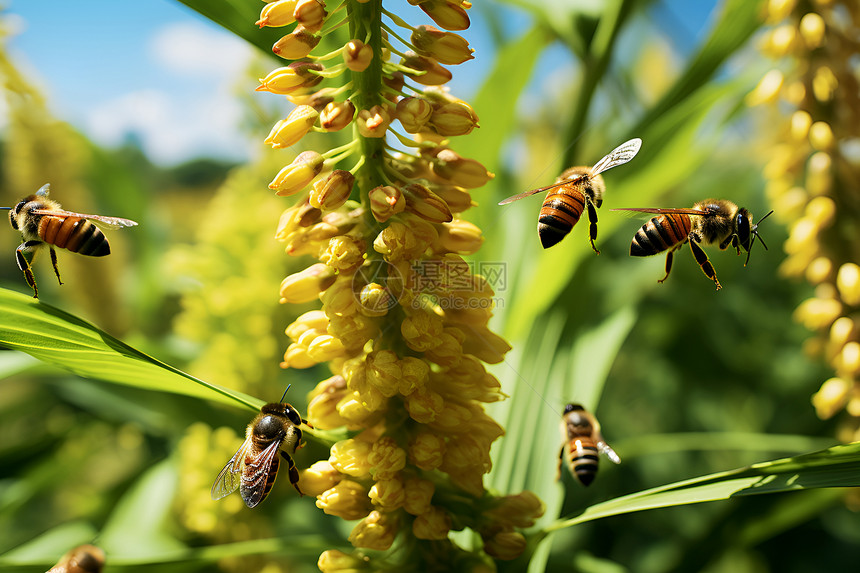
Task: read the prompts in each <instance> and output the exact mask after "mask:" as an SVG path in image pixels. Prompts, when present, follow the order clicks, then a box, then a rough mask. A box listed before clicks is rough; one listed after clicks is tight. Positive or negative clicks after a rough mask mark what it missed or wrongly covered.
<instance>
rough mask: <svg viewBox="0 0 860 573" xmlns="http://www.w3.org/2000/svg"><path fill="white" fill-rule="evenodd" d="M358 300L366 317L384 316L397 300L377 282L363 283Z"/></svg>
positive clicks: (360, 309)
mask: <svg viewBox="0 0 860 573" xmlns="http://www.w3.org/2000/svg"><path fill="white" fill-rule="evenodd" d="M358 300H359V307H358V311H359V312H360V313H361V314H363V315H364V316H368V317H376V316H385V315H386V314H388V309H390V308H391V307H392V306H394V304H396V302H397V301H396V299H395V298H394V296H393V295H392V294H391V292H390V291H389V290H388V289H387V288H385V287H384V286H382V285H381V284H378V283H368V284H366V285H364V286H363V287H362V288H361V292H359V293H358ZM392 395H393V394H392Z"/></svg>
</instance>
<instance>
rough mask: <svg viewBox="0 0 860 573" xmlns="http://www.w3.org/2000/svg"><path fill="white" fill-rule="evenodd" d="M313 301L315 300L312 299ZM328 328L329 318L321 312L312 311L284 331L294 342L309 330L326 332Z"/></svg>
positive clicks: (297, 319)
mask: <svg viewBox="0 0 860 573" xmlns="http://www.w3.org/2000/svg"><path fill="white" fill-rule="evenodd" d="M311 300H313V299H311ZM327 327H328V317H327V316H326V315H325V313H324V312H323V311H321V310H310V311H308V312H306V313H304V314H302V315H301V316H299V317H298V318H296V320H295V321H293V322H291V323H290V325H289V326H287V328H286V330H285V331H284V332H285V333H286V335H287V336H289V337H290V338H292V339H293V340H294V341H298V340H299V337H300V336H301V335H302V334H304V333H305V332H307V331H309V330H314V331H317V332H325V330H326V328H327Z"/></svg>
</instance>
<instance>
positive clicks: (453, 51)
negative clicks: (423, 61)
mask: <svg viewBox="0 0 860 573" xmlns="http://www.w3.org/2000/svg"><path fill="white" fill-rule="evenodd" d="M410 39H411V41H412V46H413V47H414V48H415V52H417V53H418V54H419V55H421V56H427V57H429V58H433V59H434V60H436V61H437V62H439V63H441V64H446V65H457V64H462V63H463V62H465V61H467V60H471V59H473V58H474V56H473V55H472V52H474V50H472V49H471V48H469V42H467V41H466V39H465V38H463V37H461V36H458V35H457V34H452V33H451V32H443V31H441V30H439V29H437V28H434V27H433V26H418V27H417V28H415V31H414V32H412V37H411V38H410Z"/></svg>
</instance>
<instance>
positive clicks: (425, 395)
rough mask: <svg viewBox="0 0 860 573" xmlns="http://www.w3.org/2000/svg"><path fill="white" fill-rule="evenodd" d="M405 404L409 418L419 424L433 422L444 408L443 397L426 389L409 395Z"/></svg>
mask: <svg viewBox="0 0 860 573" xmlns="http://www.w3.org/2000/svg"><path fill="white" fill-rule="evenodd" d="M405 403H406V410H407V411H408V412H409V416H410V417H411V418H412V419H413V420H415V421H416V422H418V423H419V424H429V423H430V422H433V421H434V420H436V418H437V417H438V416H439V414H440V413H441V412H442V410H443V408H444V400H443V399H442V396H440V395H439V394H438V393H436V392H434V391H432V390H429V389H426V388H423V389H419V390H416V391H414V392H412V393H411V394H409V395H408V396H407V397H406V400H405Z"/></svg>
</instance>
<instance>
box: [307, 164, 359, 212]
mask: <svg viewBox="0 0 860 573" xmlns="http://www.w3.org/2000/svg"><path fill="white" fill-rule="evenodd" d="M354 183H355V176H354V175H353V174H352V173H350V172H349V171H344V170H343V169H335V170H334V171H332V172H331V174H330V175H329V176H328V177H327V178H325V179H320V180H319V181H317V182H316V183H314V185H313V188H312V189H311V192H310V196H309V197H308V200H309V202H310V204H311V206H313V207H316V208H317V209H321V210H323V211H328V210H331V209H337V208H338V207H340V206H341V205H343V204H344V203H346V200H347V199H349V194H350V193H351V192H352V186H353V184H354Z"/></svg>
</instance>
